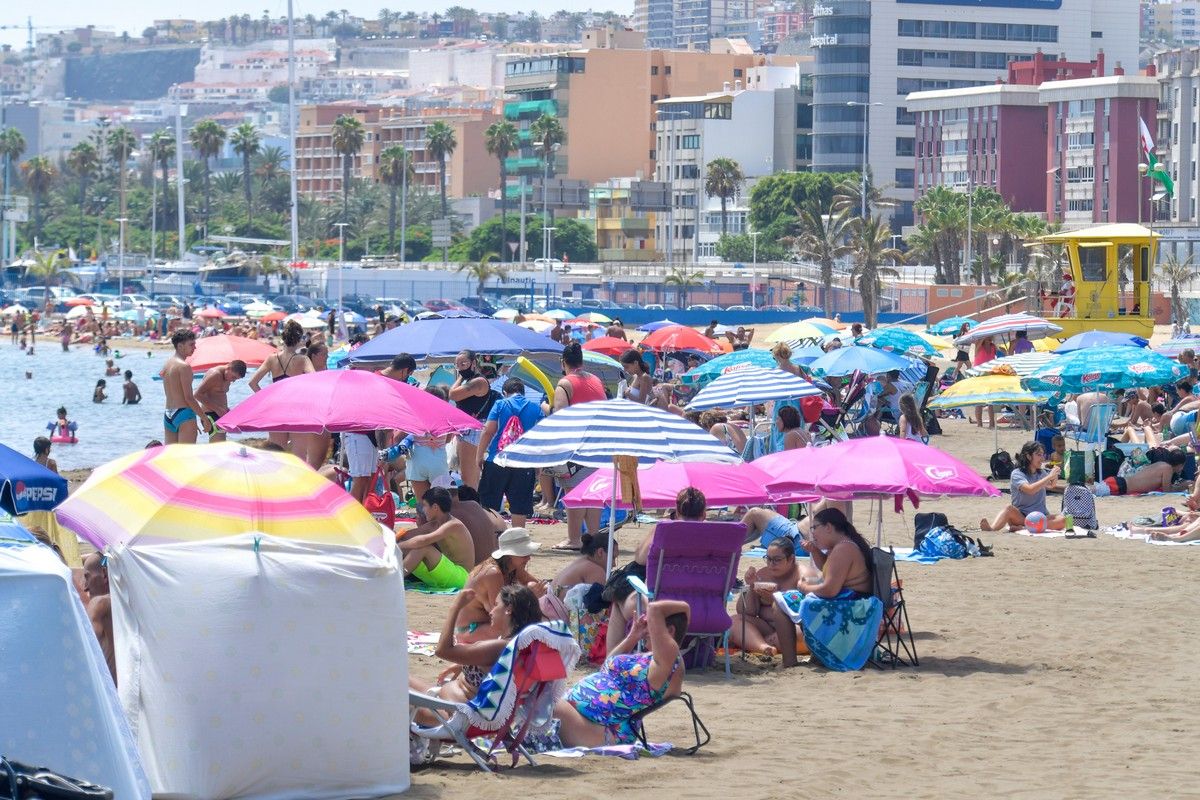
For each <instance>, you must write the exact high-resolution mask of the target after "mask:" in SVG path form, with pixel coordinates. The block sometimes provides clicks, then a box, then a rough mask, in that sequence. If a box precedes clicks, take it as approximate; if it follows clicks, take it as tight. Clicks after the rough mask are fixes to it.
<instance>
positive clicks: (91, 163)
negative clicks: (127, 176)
mask: <svg viewBox="0 0 1200 800" xmlns="http://www.w3.org/2000/svg"><path fill="white" fill-rule="evenodd" d="M67 168H68V169H70V170H71V172H73V173H74V174H75V177H77V178H79V235H78V237H77V238H76V240H75V241H76V244H78V245H79V246H80V247H82V246H83V240H84V237H85V235H86V234H85V232H84V225H85V218H84V208H85V206H86V205H87V190H88V182H89V181H90V180H91V179H92V178H94V177H96V173H97V172H98V171H99V170H100V156H99V154H98V153H97V152H96V147H95V145H93V144H92V143H91V142H88V141H82V142H80V143H79V144H77V145H75V146H74V147H72V148H71V152H70V153H68V154H67Z"/></svg>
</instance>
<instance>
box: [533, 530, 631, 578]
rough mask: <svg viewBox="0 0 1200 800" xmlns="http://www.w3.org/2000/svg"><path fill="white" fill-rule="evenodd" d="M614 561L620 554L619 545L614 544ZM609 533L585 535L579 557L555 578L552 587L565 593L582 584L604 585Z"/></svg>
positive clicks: (600, 532) (601, 532)
mask: <svg viewBox="0 0 1200 800" xmlns="http://www.w3.org/2000/svg"><path fill="white" fill-rule="evenodd" d="M612 547H613V548H614V549H613V559H614V560H615V559H616V557H617V554H618V552H619V550H618V549H616V548H617V544H616V542H615V541H614V542H613V543H612ZM608 549H609V540H608V531H604V530H602V531H599V532H598V533H596V534H595V535H592V534H590V533H585V534H584V535H583V544H582V545H581V546H580V548H579V557H578V558H576V559H575V560H574V561H572V562H571V563H570V564H567V565H566V566H565V567H563V568H562V569H561V570H559V573H558V574H557V575H555V576H554V580H552V581H551V582H550V586H551V587H552V589H554V590H559V589H561V590H562V591H563V592H566V590H568V589H570V588H571V587H572V586H578V585H579V584H581V583H600V584H603V583H604V579H605V571H606V569H607V564H608Z"/></svg>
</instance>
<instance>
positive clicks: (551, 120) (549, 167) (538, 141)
mask: <svg viewBox="0 0 1200 800" xmlns="http://www.w3.org/2000/svg"><path fill="white" fill-rule="evenodd" d="M529 138H530V141H532V142H533V143H534V146H535V147H537V151H538V152H539V153H541V154H542V160H543V161H544V162H545V163H546V172H547V173H548V174H549V175H550V176H551V177H553V175H554V151H555V149H556V147H558V146H561V145H562V143H563V142H564V141H566V138H567V133H566V131H564V130H563V126H562V122H561V121H559V119H558V117H556V116H554V115H553V114H542V115H541V116H540V117H538V118H537V119H535V120H534V121H533V122H531V123H529Z"/></svg>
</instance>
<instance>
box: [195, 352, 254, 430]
mask: <svg viewBox="0 0 1200 800" xmlns="http://www.w3.org/2000/svg"><path fill="white" fill-rule="evenodd" d="M244 377H246V362H245V361H242V360H240V359H235V360H233V361H230V362H229V363H228V364H226V365H225V366H223V367H213V368H212V369H210V370H209V371H208V372H206V373H204V379H203V380H201V381H200V385H199V386H197V387H196V402H197V403H199V404H200V407H201V408H202V409H204V415H205V416H206V417H208V418H209V420H210V421H211V422H212V423H213V429H212V432H211V433H210V434H209V435H208V440H209V441H210V442H223V441H225V431H223V430H221V429H220V428H218V427H217V426H216V422H217V420H219V419H220V418H221V417H223V416H225V415H226V414H228V413H229V387H230V386H232V385H233V383H234V381H236V380H238V379H239V378H244Z"/></svg>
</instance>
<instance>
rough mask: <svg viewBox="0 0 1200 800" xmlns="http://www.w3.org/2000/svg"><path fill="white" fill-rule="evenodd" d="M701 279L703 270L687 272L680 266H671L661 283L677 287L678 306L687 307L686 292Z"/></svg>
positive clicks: (702, 278)
mask: <svg viewBox="0 0 1200 800" xmlns="http://www.w3.org/2000/svg"><path fill="white" fill-rule="evenodd" d="M703 280H704V273H703V272H688V271H687V270H686V269H684V268H682V267H671V272H670V274H669V275H667V277H665V278H663V283H665V284H666V285H668V286H678V287H679V307H680V308H687V304H688V302H687V297H688V293H689V292H691V290H692V287H693V286H697V285H699V284H700V283H701V282H702V281H703Z"/></svg>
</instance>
